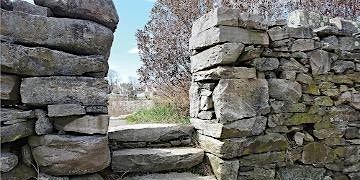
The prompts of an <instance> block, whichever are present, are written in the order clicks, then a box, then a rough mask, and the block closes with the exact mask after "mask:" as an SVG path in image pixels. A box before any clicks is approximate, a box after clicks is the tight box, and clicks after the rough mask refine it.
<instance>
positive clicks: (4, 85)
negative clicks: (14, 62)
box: [0, 74, 20, 104]
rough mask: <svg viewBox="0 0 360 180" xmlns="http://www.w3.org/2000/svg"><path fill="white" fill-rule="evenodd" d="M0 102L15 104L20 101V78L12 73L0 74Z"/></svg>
mask: <svg viewBox="0 0 360 180" xmlns="http://www.w3.org/2000/svg"><path fill="white" fill-rule="evenodd" d="M0 82H1V86H0V91H1V104H16V103H18V102H19V101H20V97H19V91H20V78H19V77H17V76H14V75H6V74H1V75H0Z"/></svg>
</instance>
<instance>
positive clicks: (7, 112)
mask: <svg viewBox="0 0 360 180" xmlns="http://www.w3.org/2000/svg"><path fill="white" fill-rule="evenodd" d="M0 113H1V118H0V122H2V123H3V124H6V125H9V124H16V123H19V122H24V121H27V120H28V119H33V118H35V113H34V111H32V110H28V111H24V110H20V109H9V108H1V112H0Z"/></svg>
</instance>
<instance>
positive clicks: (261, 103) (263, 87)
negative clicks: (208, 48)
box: [213, 79, 270, 123]
mask: <svg viewBox="0 0 360 180" xmlns="http://www.w3.org/2000/svg"><path fill="white" fill-rule="evenodd" d="M213 100H214V107H215V114H216V117H217V119H218V120H219V121H220V122H222V123H226V122H232V121H235V120H238V119H243V118H247V117H254V116H256V115H264V114H267V113H269V111H270V107H269V104H268V100H269V95H268V84H267V82H266V80H263V79H226V80H225V79H222V80H220V82H219V84H218V85H217V86H216V88H215V90H214V92H213Z"/></svg>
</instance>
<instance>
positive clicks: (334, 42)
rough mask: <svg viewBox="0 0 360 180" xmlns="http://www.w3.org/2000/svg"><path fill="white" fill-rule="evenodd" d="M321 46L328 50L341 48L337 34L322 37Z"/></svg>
mask: <svg viewBox="0 0 360 180" xmlns="http://www.w3.org/2000/svg"><path fill="white" fill-rule="evenodd" d="M321 48H322V49H324V50H327V51H332V50H337V49H339V41H338V39H337V37H336V36H329V37H325V38H323V39H321Z"/></svg>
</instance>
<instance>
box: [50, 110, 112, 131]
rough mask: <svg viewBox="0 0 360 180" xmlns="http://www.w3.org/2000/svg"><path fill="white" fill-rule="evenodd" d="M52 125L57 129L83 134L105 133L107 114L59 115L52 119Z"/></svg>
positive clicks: (106, 129)
mask: <svg viewBox="0 0 360 180" xmlns="http://www.w3.org/2000/svg"><path fill="white" fill-rule="evenodd" d="M54 126H55V128H56V129H57V130H62V131H70V132H78V133H84V134H106V133H107V131H108V126H109V116H108V115H98V116H90V115H85V116H82V117H78V116H73V117H61V118H60V117H59V118H55V119H54Z"/></svg>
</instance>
